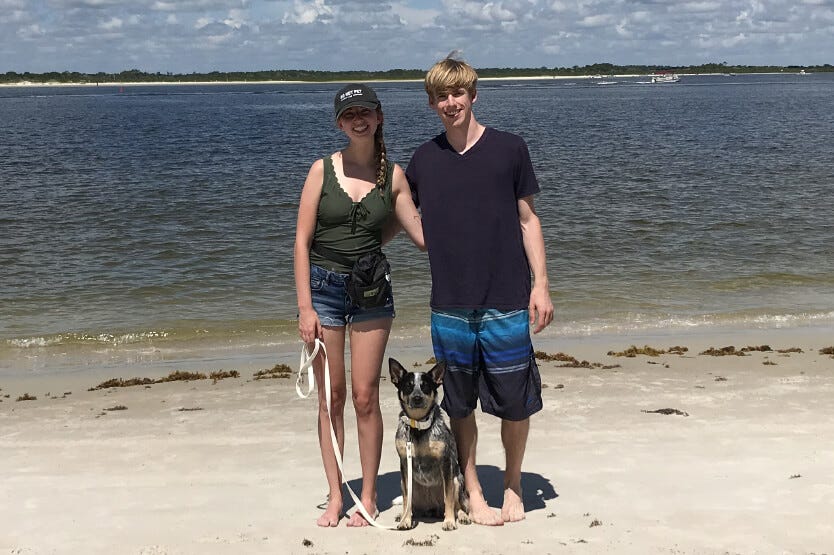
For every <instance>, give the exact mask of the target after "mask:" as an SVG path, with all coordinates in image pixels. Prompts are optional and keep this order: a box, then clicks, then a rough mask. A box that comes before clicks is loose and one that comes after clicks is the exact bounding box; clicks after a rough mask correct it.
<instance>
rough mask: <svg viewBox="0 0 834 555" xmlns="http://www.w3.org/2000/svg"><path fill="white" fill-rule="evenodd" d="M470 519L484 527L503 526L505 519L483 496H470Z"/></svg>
mask: <svg viewBox="0 0 834 555" xmlns="http://www.w3.org/2000/svg"><path fill="white" fill-rule="evenodd" d="M469 518H470V519H472V522H474V523H475V524H482V525H484V526H503V525H504V519H502V518H501V515H499V514H498V512H496V511H495V510H493V509H492V507H490V506H489V505H488V504H487V502H486V500H485V499H484V498H483V496H478V495H475V496H473V495H472V494H470V497H469Z"/></svg>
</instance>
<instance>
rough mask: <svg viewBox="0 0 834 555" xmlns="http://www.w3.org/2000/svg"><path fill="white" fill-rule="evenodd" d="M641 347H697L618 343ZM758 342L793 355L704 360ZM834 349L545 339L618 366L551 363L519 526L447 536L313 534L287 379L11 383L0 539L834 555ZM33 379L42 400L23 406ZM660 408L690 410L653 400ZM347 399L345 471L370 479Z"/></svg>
mask: <svg viewBox="0 0 834 555" xmlns="http://www.w3.org/2000/svg"><path fill="white" fill-rule="evenodd" d="M644 340H645V342H644ZM646 343H648V344H649V345H651V346H652V347H655V348H659V349H668V348H669V347H672V346H675V345H682V346H686V347H688V348H689V351H688V352H687V353H686V354H684V355H675V354H665V355H661V356H658V357H649V356H646V355H639V356H637V357H634V358H625V357H614V356H609V355H607V354H606V353H607V352H608V351H609V350H617V351H619V350H623V349H626V348H627V347H629V345H631V344H635V345H638V346H642V345H644V344H646ZM762 344H768V345H769V346H770V347H772V348H773V349H787V348H790V347H799V348H801V349H802V351H803V352H801V353H798V352H791V353H777V352H758V351H755V352H750V353H747V356H721V357H713V356H707V355H701V354H698V353H700V352H701V351H703V350H705V349H707V348H708V347H724V346H728V345H734V346H735V347H736V348H739V349H740V348H741V347H745V346H759V345H762ZM832 344H834V336H832V335H830V334H827V335H825V334H819V333H816V334H812V333H804V332H780V331H773V332H767V333H764V332H758V331H750V332H744V331H739V330H737V331H736V332H735V333H731V334H722V335H717V334H713V335H700V336H695V335H677V336H676V335H668V336H665V337H655V338H650V337H646V338H634V337H632V338H613V339H612V338H606V339H604V340H599V339H595V338H586V339H574V340H558V339H556V340H553V341H550V342H548V344H547V345H546V346H545V347H544V350H546V352H548V353H551V354H555V353H556V352H564V353H566V354H568V355H571V356H574V357H576V358H577V359H579V360H587V361H588V362H590V363H601V364H604V365H614V364H619V365H620V367H617V368H601V367H591V368H570V367H567V368H566V367H560V365H561V364H564V363H563V362H558V361H550V362H540V369H541V373H542V379H543V383H544V384H545V389H544V392H543V394H544V400H545V408H544V410H543V411H542V412H541V413H539V414H537V415H536V416H534V417H533V420H532V429H531V434H530V439H529V444H528V450H527V454H526V458H525V464H524V474H523V482H522V483H523V487H524V498H525V504H526V508H527V518H526V520H524V521H522V522H519V523H514V524H507V525H505V526H503V527H499V528H486V527H482V526H477V525H471V526H462V527H460V528H459V529H458V530H457V531H454V532H443V531H441V528H440V526H441V525H440V523H438V522H420V523H419V524H418V526H417V527H416V528H415V529H413V530H411V531H408V532H396V531H383V530H377V529H373V528H367V529H355V528H347V527H346V526H345V521H344V520H343V521H342V523H341V524H340V526H339V527H337V528H333V529H319V528H317V527H316V525H315V519H316V518H317V517H318V516H319V513H320V510H319V509H317V507H316V506H317V505H318V504H319V503H321V502H322V501H323V500H324V494H325V492H326V485H325V481H324V477H323V471H322V469H321V462H320V457H319V452H318V447H317V440H316V432H315V416H314V415H315V410H316V409H315V401H313V400H312V399H307V400H303V399H299V398H297V396H296V392H295V387H294V377H293V378H292V379H270V380H257V381H256V380H253V379H252V372H251V371H250V370H246V371H243V372H241V376H240V377H239V378H229V379H224V380H221V381H218V382H216V383H212V381H211V380H201V381H194V382H171V383H162V384H154V385H152V386H150V387H145V386H134V387H126V388H111V389H100V390H94V391H88V390H87V389H88V388H90V387H93V386H96V385H98V383H99V382H98V381H97V380H91V379H90V378H89V376H90V374H84V373H80V374H77V375H74V376H72V380H74V383H72V384H67V383H60V384H59V381H58V380H56V379H54V378H40V379H37V380H33V379H22V378H18V379H7V378H0V388H2V391H0V399H2V403H0V475H1V476H2V481H0V553H15V554H18V553H19V554H24V553H25V554H29V553H34V554H41V553H44V554H49V553H83V554H91V553H120V554H121V553H126V554H127V553H136V554H162V553H172V554H173V553H177V554H180V553H181V554H214V553H218V554H220V553H223V554H226V553H232V554H238V553H302V554H324V553H333V554H337V553H338V554H361V553H391V552H396V553H400V552H401V553H447V552H455V553H478V554H480V553H490V554H492V553H494V554H499V553H500V554H507V553H512V554H523V553H530V554H539V553H582V554H588V553H635V554H637V553H640V554H643V553H649V554H651V553H675V554H713V553H715V554H723V553H742V554H747V553H767V554H771V553H797V554H799V553H802V554H811V553H814V554H822V553H828V554H832V553H834V406H832V399H833V398H834V358H832V357H831V356H827V355H824V354H820V353H819V350H820V349H822V348H824V347H829V346H831V345H832ZM539 348H541V346H539ZM422 351H423V350H421V349H420V348H415V346H413V345H412V346H411V348H406V346H399V345H396V344H392V345H391V346H390V348H389V354H390V355H392V356H394V357H396V358H398V359H401V361H402V362H404V363H405V364H406V365H407V366H408V365H413V364H415V363H422V362H425V359H426V358H428V356H429V354H430V353H429V349H428V348H426V349H424V352H422ZM403 353H405V356H402V354H403ZM289 355H292V358H293V359H295V358H296V357H297V355H296V354H295V353H292V354H288V353H283V356H284V358H287V357H288V356H289ZM207 370H208V369H207ZM165 373H166V372H164V371H160V372H159V373H155V374H154V373H149V374H147V377H152V378H157V377H161V376H163V375H165ZM383 375H384V376H386V378H385V379H384V380H383V382H382V385H381V396H382V408H383V416H384V419H385V422H386V431H385V443H384V445H383V458H382V465H381V468H380V476H379V482H378V486H379V505H380V509H381V510H382V514H381V516H380V520H381V521H382V522H383V523H386V524H392V523H394V519H395V517H396V516H397V514H398V512H399V507H396V506H392V504H391V502H392V500H393V498H394V497H395V496H397V495H399V473H398V461H397V456H396V453H395V451H394V447H393V435H394V427H395V421H396V415H397V413H398V410H399V408H398V406H397V402H396V398H395V392H394V389H393V386H391V384H390V382H389V381H388V380H387V370H386V371H385V372H384V374H383ZM65 381H66V379H65ZM25 393H28V394H29V395H31V396H36V397H37V400H30V401H16V399H17V398H18V397H20V396H22V395H24V394H25ZM117 407H125V408H124V409H123V410H108V409H113V408H117ZM658 409H674V410H677V411H680V412H682V413H685V414H686V415H683V414H674V413H673V414H661V413H655V412H647V411H655V410H658ZM347 410H348V418H346V420H347V432H346V433H347V448H346V463H345V464H346V469H347V477H348V479H349V480H350V484H351V485H352V486H353V487H354V489H356V490H357V491H358V488H359V486H360V484H359V474H360V473H359V464H358V454H357V448H356V430H355V425H354V422H353V421H352V418H351V417H350V407H348V409H347ZM478 421H479V425H480V432H481V435H480V448H479V459H478V464H479V473H480V476H481V480H482V482H483V484H484V487H485V493H486V496H487V499H488V501H489V502H490V503H491V504H492V505H494V506H500V503H501V485H500V484H501V473H500V470H499V469H500V468H501V467H502V466H503V451H502V448H501V446H500V442H499V439H498V438H499V436H498V429H499V428H498V423H497V421H496V420H495V419H493V418H491V417H488V416H486V415H483V414H480V413H479V416H478ZM421 544H425V545H421Z"/></svg>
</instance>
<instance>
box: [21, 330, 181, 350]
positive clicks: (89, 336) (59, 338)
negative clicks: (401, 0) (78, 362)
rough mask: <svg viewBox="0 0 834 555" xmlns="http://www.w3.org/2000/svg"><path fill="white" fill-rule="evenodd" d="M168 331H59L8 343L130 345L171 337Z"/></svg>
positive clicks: (24, 345) (28, 345)
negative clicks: (116, 332) (119, 332)
mask: <svg viewBox="0 0 834 555" xmlns="http://www.w3.org/2000/svg"><path fill="white" fill-rule="evenodd" d="M169 335H170V334H169V332H167V331H145V332H135V333H121V334H114V333H58V334H54V335H48V336H36V337H22V338H15V339H8V340H6V343H7V344H8V345H9V346H11V347H17V348H19V349H29V348H37V347H52V346H55V345H110V346H115V345H129V344H133V343H143V342H147V341H151V340H158V339H165V338H167V337H169Z"/></svg>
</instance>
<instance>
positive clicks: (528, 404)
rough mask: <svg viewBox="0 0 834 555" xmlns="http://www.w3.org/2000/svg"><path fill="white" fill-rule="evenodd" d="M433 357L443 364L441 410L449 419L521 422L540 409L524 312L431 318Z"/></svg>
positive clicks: (448, 313) (438, 313) (455, 312)
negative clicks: (475, 414) (480, 416)
mask: <svg viewBox="0 0 834 555" xmlns="http://www.w3.org/2000/svg"><path fill="white" fill-rule="evenodd" d="M431 338H432V346H433V347H434V356H435V358H436V359H437V360H438V361H441V360H442V361H445V362H446V374H445V376H443V402H442V404H441V406H442V407H443V409H444V410H445V411H446V413H447V414H448V415H449V417H450V418H464V417H466V416H468V415H469V413H471V412H472V411H473V410H475V407H476V404H477V402H478V401H480V402H481V410H482V411H484V412H485V413H487V414H492V415H494V416H497V417H499V418H502V419H504V420H524V419H525V418H528V417H529V416H531V415H532V414H534V413H536V412H538V411H540V410H541V409H542V384H541V376H540V375H539V367H538V365H537V364H536V357H535V356H534V351H533V345H532V343H531V342H530V320H529V312H528V311H527V310H512V311H509V312H507V311H501V310H494V309H478V310H462V309H444V310H432V312H431Z"/></svg>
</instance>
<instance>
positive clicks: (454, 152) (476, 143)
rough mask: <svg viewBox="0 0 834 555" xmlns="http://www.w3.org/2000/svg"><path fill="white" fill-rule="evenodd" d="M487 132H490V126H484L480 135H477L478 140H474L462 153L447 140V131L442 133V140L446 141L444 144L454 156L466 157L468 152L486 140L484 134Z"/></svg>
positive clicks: (474, 149)
mask: <svg viewBox="0 0 834 555" xmlns="http://www.w3.org/2000/svg"><path fill="white" fill-rule="evenodd" d="M489 133H490V128H489V127H486V126H484V131H483V133H481V136H480V137H478V140H477V141H475V143H474V144H473V145H472V146H471V147H469V148H468V149H467V150H466V151H465V152H462V153H461V152H458V151H457V150H455V147H453V146H452V143H450V142H449V135H448V132H446V133H443V142H445V143H446V146H447V147H448V149H449V152H450V153H451V154H453V155H454V156H457V157H460V158H466V157H467V156H469V154H470V153H472V152H474V151H476V150H478V149H479V148H481V145H482V144H483V142H484V141H485V140H486V136H487V135H488V134H489Z"/></svg>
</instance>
